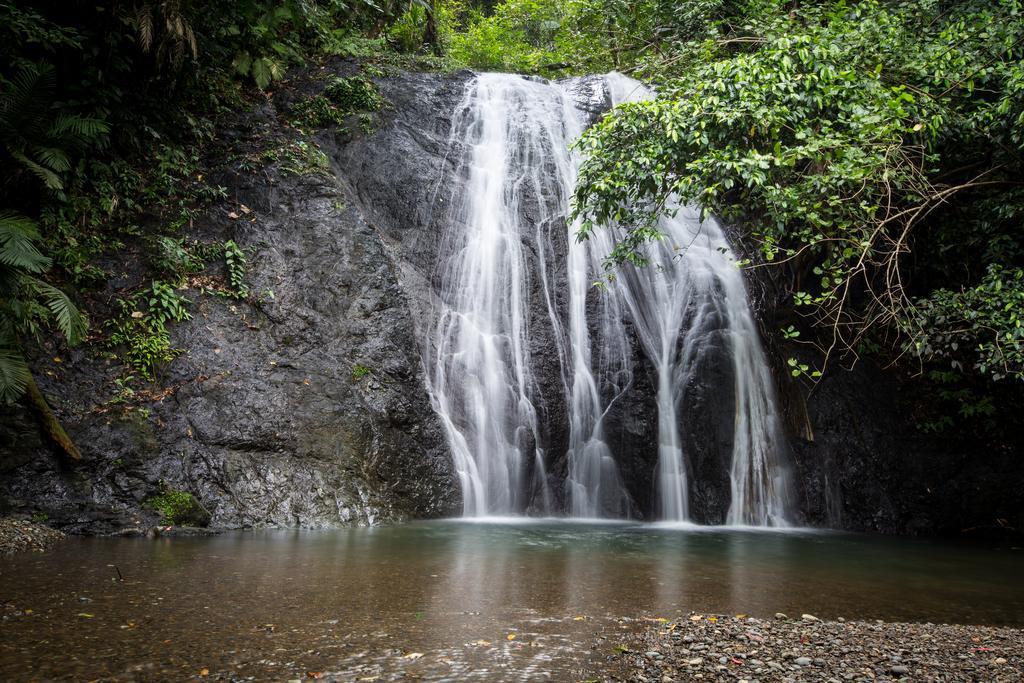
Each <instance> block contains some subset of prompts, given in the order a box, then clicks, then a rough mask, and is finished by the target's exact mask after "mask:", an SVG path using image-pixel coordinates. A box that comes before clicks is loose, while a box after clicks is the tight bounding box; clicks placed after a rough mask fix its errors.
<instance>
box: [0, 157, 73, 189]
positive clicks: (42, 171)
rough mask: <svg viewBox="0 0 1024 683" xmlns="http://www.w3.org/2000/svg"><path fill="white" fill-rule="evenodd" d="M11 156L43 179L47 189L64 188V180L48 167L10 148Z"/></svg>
mask: <svg viewBox="0 0 1024 683" xmlns="http://www.w3.org/2000/svg"><path fill="white" fill-rule="evenodd" d="M11 156H12V157H14V158H15V159H16V160H17V161H20V162H21V165H22V166H24V167H25V168H27V169H28V170H29V171H31V172H32V173H34V174H35V175H36V176H38V178H39V179H40V180H42V181H43V184H44V185H46V187H47V189H49V190H63V189H64V182H63V181H62V180H61V179H60V176H58V175H57V174H56V173H54V172H53V171H51V170H50V169H48V168H46V167H45V166H40V165H39V164H37V163H36V162H34V161H32V160H31V159H29V158H28V157H27V156H25V155H24V154H22V153H21V152H15V151H13V150H12V151H11Z"/></svg>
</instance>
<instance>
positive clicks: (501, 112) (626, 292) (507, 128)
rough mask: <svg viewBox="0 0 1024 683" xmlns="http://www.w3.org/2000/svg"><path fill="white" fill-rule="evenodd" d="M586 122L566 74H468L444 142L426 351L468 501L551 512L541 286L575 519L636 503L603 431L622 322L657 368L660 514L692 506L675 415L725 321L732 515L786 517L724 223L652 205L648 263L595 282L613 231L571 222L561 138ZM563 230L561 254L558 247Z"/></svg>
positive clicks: (770, 421)
mask: <svg viewBox="0 0 1024 683" xmlns="http://www.w3.org/2000/svg"><path fill="white" fill-rule="evenodd" d="M604 88H605V90H606V91H607V93H608V94H609V95H610V97H611V100H612V103H613V104H618V103H621V102H623V101H625V100H627V99H642V98H646V97H649V92H648V91H646V90H645V89H644V88H643V87H642V86H640V84H638V83H637V82H636V81H633V80H631V79H628V78H626V77H624V76H621V75H619V74H610V75H609V76H607V77H605V79H604ZM585 126H586V120H585V118H584V116H583V114H582V112H580V111H579V110H578V109H577V108H576V106H575V104H574V101H573V99H572V97H571V95H570V92H569V89H568V87H567V86H563V85H560V84H551V83H546V82H543V81H538V80H530V79H526V78H523V77H519V76H514V75H508V74H480V75H479V76H477V77H476V79H475V81H474V82H473V83H472V85H471V86H470V87H469V88H468V89H467V93H466V95H465V97H464V98H463V101H462V103H461V104H460V106H459V108H458V110H457V112H456V114H455V117H454V119H453V126H452V139H451V141H450V146H449V149H450V150H460V151H459V152H458V153H459V160H458V163H457V171H456V174H455V177H456V183H455V191H454V194H453V197H452V202H451V211H450V216H449V221H448V224H449V228H448V232H447V234H446V238H445V244H444V245H442V249H441V254H442V264H441V267H440V270H439V275H440V300H441V304H440V307H439V311H438V315H437V326H436V328H435V334H434V337H433V339H432V352H431V353H430V354H429V355H428V358H427V364H428V366H429V367H428V378H429V380H428V381H429V389H430V393H431V396H432V399H433V402H434V407H435V409H436V410H437V412H438V414H439V415H440V417H441V420H442V423H443V424H444V427H445V429H446V433H447V436H448V441H449V445H450V447H451V450H452V453H453V457H454V461H455V465H456V470H457V471H458V474H459V478H460V482H461V484H462V490H463V496H464V514H466V515H471V516H472V515H477V516H479V515H500V514H516V513H521V512H524V511H526V510H527V508H528V507H529V508H530V509H532V510H539V511H542V512H545V513H546V512H551V511H553V502H552V493H551V492H550V491H549V488H548V483H547V478H548V475H547V468H548V466H549V464H550V463H548V462H547V454H546V453H545V450H544V448H543V443H542V441H543V438H542V429H541V424H540V417H539V415H540V414H541V413H542V412H543V411H542V409H541V410H539V409H538V406H539V405H540V402H539V399H538V391H537V386H536V380H535V378H534V373H533V358H532V355H531V343H530V342H531V330H530V325H531V321H530V316H529V307H530V301H529V299H530V296H531V292H535V293H536V294H534V296H539V297H540V298H541V299H543V305H544V308H545V310H546V318H547V320H546V321H544V322H545V324H547V325H550V330H551V337H552V338H553V339H554V340H555V346H556V347H557V349H556V351H557V356H558V361H559V364H560V366H561V379H562V390H563V392H564V395H565V403H566V414H567V420H568V425H567V427H568V444H567V452H566V454H565V456H566V473H565V490H564V493H565V497H566V505H565V507H566V509H567V510H568V511H569V512H570V514H571V515H572V516H574V517H625V516H629V515H630V514H631V512H632V510H633V509H634V508H635V506H634V504H633V502H632V500H631V498H630V496H629V494H628V493H627V491H626V488H625V486H624V485H623V482H622V479H621V476H620V473H619V466H618V464H617V463H616V460H615V457H614V454H613V453H612V450H611V448H610V447H609V445H608V443H607V440H606V433H605V431H606V426H605V416H606V414H607V411H608V409H609V407H610V406H611V405H612V404H614V403H615V401H616V400H617V398H618V397H619V396H621V395H622V393H623V392H624V391H626V389H628V387H629V385H630V384H631V382H632V379H633V364H634V359H633V357H632V356H633V351H632V348H631V345H630V343H629V333H628V332H627V322H628V324H630V325H631V328H632V331H633V332H632V333H633V334H635V336H636V338H638V340H639V342H640V346H641V347H642V350H643V353H644V354H645V355H646V356H647V359H648V360H649V362H650V363H651V365H652V366H653V369H654V370H655V375H656V377H657V382H656V386H655V391H656V404H657V409H658V441H659V443H658V466H657V472H656V482H657V500H658V514H659V516H660V517H661V518H663V519H667V520H678V521H682V520H686V519H688V518H689V506H688V495H687V492H688V487H689V484H688V477H687V467H686V457H685V456H686V454H685V453H684V447H683V434H682V432H681V420H680V415H681V411H682V410H684V409H685V401H686V396H685V391H686V387H687V385H688V382H689V380H690V379H691V376H692V374H693V372H694V369H695V367H696V365H697V363H696V358H697V356H698V353H699V351H700V347H701V344H702V343H705V342H706V341H707V339H708V336H709V334H710V333H711V332H717V331H723V330H724V331H725V333H726V334H725V337H726V338H727V339H728V343H729V345H730V352H731V357H732V361H733V369H734V373H733V374H734V376H735V387H734V394H735V396H736V413H735V421H734V438H733V454H732V467H731V472H730V480H731V496H732V498H731V504H730V508H729V512H728V522H729V523H730V524H752V525H781V524H785V521H786V518H787V515H786V506H787V500H788V493H787V486H786V477H787V474H786V467H785V463H784V461H783V458H782V455H781V454H782V453H784V444H783V441H782V439H781V438H780V430H779V423H778V418H777V416H776V415H775V412H774V398H773V388H772V381H771V376H770V373H769V371H768V368H767V364H766V362H765V359H764V354H763V351H762V350H761V348H760V345H759V342H758V336H757V328H756V325H755V323H754V320H753V317H752V315H751V312H750V309H749V305H748V303H747V297H746V291H745V288H744V283H743V279H742V275H741V273H740V271H739V269H738V268H736V266H735V257H734V256H733V254H732V252H731V250H730V249H729V246H728V244H727V242H726V240H725V237H724V235H723V233H722V230H721V228H720V227H719V226H718V225H717V224H716V223H715V222H714V221H711V220H707V221H701V220H700V217H699V213H698V211H696V210H694V209H691V208H689V207H683V208H681V209H680V210H679V211H678V212H677V213H676V214H675V215H674V216H671V217H666V218H665V219H663V220H662V222H661V228H662V231H663V232H664V234H665V238H664V239H663V240H660V241H658V242H655V243H652V244H650V245H648V247H647V248H646V254H645V255H646V257H647V259H648V261H649V265H648V266H646V267H643V268H634V267H632V266H625V267H623V268H622V269H621V271H620V272H618V273H617V277H616V278H614V279H612V280H611V281H610V282H609V283H608V284H607V287H606V288H605V290H604V291H603V292H595V290H594V287H593V283H594V281H595V280H597V279H600V277H601V275H602V272H603V265H602V264H603V259H604V258H605V257H606V256H607V255H608V253H609V252H610V251H611V249H612V247H613V245H614V240H615V237H616V234H615V230H614V229H608V230H600V231H597V232H596V233H595V234H594V235H593V236H592V237H591V238H590V239H589V240H587V241H584V242H578V241H577V240H576V239H575V233H576V231H577V229H578V227H579V226H578V225H566V221H565V216H566V215H567V213H568V201H569V197H570V196H571V193H572V189H573V187H574V185H575V181H576V169H577V165H578V159H577V158H576V157H575V155H574V154H573V153H571V152H570V143H571V142H572V141H573V140H574V139H575V138H576V137H578V136H579V135H580V134H581V133H582V132H583V130H584V128H585ZM553 231H564V232H563V233H562V234H561V235H555V234H554V233H553ZM556 238H560V240H561V241H559V239H556ZM558 243H560V244H565V245H566V246H565V248H564V250H565V252H566V253H565V262H564V263H555V262H553V260H554V255H555V254H556V253H558V249H557V248H556V244H558ZM562 269H564V270H562ZM555 273H558V274H560V277H558V278H556V277H555V276H554V275H553V274H555ZM556 279H557V280H558V281H559V282H561V281H562V280H564V282H565V285H566V289H567V297H560V296H559V294H560V292H556V291H555V289H556V287H557V285H556V284H555V280H556ZM534 285H536V286H534ZM560 299H563V300H564V305H559V304H558V301H559V300H560ZM533 324H534V325H536V324H537V321H536V320H534V321H533ZM541 408H542V406H541ZM556 455H560V454H556Z"/></svg>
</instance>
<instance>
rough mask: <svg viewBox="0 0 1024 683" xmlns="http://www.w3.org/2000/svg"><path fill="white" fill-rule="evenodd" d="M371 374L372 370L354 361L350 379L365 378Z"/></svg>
mask: <svg viewBox="0 0 1024 683" xmlns="http://www.w3.org/2000/svg"><path fill="white" fill-rule="evenodd" d="M371 374H373V372H372V371H371V370H370V368H368V367H366V366H365V365H360V364H359V363H356V364H355V365H353V366H352V379H354V380H356V381H358V380H361V379H365V378H366V377H369V376H370V375H371Z"/></svg>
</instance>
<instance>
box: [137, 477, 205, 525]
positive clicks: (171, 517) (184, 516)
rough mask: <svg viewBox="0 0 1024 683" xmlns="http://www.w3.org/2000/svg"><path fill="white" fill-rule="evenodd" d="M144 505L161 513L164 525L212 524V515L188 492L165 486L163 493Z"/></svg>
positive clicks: (147, 500)
mask: <svg viewBox="0 0 1024 683" xmlns="http://www.w3.org/2000/svg"><path fill="white" fill-rule="evenodd" d="M144 505H145V506H146V507H148V508H150V509H152V510H154V511H156V512H159V513H160V516H161V522H162V523H163V524H168V525H174V526H199V527H205V526H208V525H209V524H210V513H209V512H208V511H207V510H206V508H204V507H203V506H202V505H201V504H200V503H199V501H198V500H196V497H195V496H193V495H192V494H191V493H188V492H186V491H178V490H176V489H172V488H169V487H167V486H165V487H164V488H163V491H161V493H159V494H157V495H155V496H151V497H150V498H147V499H146V501H145V502H144Z"/></svg>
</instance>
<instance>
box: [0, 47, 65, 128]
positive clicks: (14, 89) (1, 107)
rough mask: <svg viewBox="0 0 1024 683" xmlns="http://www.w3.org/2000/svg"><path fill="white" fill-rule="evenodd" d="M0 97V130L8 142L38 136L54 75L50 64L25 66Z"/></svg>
mask: <svg viewBox="0 0 1024 683" xmlns="http://www.w3.org/2000/svg"><path fill="white" fill-rule="evenodd" d="M9 83H10V87H9V88H7V91H6V92H4V93H3V94H2V95H0V129H2V131H3V135H4V137H5V138H6V140H7V142H10V141H11V140H21V141H24V140H31V139H34V138H36V137H38V134H39V133H40V132H41V130H43V129H42V126H43V125H44V124H45V122H46V120H47V118H48V117H47V113H48V110H49V107H50V99H51V96H52V94H53V90H54V88H55V87H56V83H57V81H56V75H55V72H54V69H53V67H52V66H50V65H49V64H32V65H28V66H24V67H22V68H21V69H19V70H18V73H16V74H15V75H14V77H13V78H12V79H11V80H10V81H9Z"/></svg>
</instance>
